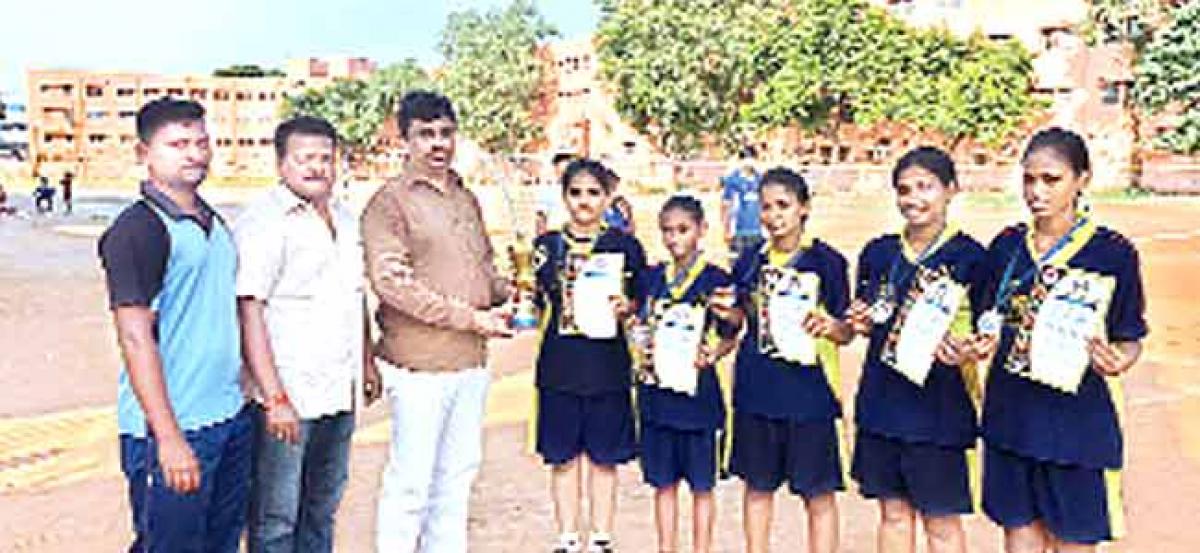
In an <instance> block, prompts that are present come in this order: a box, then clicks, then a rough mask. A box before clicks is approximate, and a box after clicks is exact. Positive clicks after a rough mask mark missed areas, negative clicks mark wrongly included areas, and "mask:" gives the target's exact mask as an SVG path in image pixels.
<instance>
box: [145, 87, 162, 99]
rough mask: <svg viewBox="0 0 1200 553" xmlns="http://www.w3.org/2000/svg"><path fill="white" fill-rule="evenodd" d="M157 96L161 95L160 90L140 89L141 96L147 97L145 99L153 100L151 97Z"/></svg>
mask: <svg viewBox="0 0 1200 553" xmlns="http://www.w3.org/2000/svg"><path fill="white" fill-rule="evenodd" d="M159 94H162V91H161V90H159V89H157V88H144V89H142V96H147V97H151V98H153V97H155V96H158V95H159Z"/></svg>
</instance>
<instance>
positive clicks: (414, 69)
mask: <svg viewBox="0 0 1200 553" xmlns="http://www.w3.org/2000/svg"><path fill="white" fill-rule="evenodd" d="M428 86H430V80H429V77H428V75H426V73H425V71H424V70H422V69H421V68H420V66H418V65H417V62H416V61H415V60H413V59H408V60H405V61H403V62H400V63H397V64H394V65H390V66H388V67H385V68H383V69H380V70H377V71H376V72H374V73H373V74H371V76H370V78H368V79H367V80H365V81H364V80H354V79H338V80H335V81H333V82H332V83H330V84H329V85H327V86H324V87H321V88H310V89H307V90H305V91H304V92H302V93H300V94H298V95H295V96H291V95H289V96H287V97H286V98H285V99H284V106H283V114H284V116H285V117H290V116H293V115H299V114H305V115H314V116H317V117H321V118H324V119H326V120H328V121H329V122H330V123H332V124H333V126H334V127H335V128H336V129H337V130H338V135H339V138H340V139H341V141H342V145H343V147H344V148H345V149H346V150H347V151H348V152H349V153H350V154H351V156H352V157H361V156H362V155H364V154H366V153H368V152H369V151H370V150H371V149H372V148H373V147H374V146H375V144H376V143H377V141H378V138H379V133H380V130H381V129H382V128H383V123H384V121H385V120H386V119H387V118H388V117H392V116H393V115H394V113H395V111H396V103H397V101H398V100H399V99H400V97H401V96H403V95H404V93H405V92H408V91H409V90H413V89H416V88H426V87H428Z"/></svg>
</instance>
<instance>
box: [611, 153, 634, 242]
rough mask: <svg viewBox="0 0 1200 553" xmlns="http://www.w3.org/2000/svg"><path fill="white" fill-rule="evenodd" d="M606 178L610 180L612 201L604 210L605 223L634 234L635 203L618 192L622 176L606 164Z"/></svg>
mask: <svg viewBox="0 0 1200 553" xmlns="http://www.w3.org/2000/svg"><path fill="white" fill-rule="evenodd" d="M604 180H605V181H607V182H608V188H609V190H612V202H610V203H609V204H608V208H607V209H605V210H604V224H606V225H608V226H610V227H612V228H614V229H617V230H619V231H621V232H624V233H625V234H633V233H634V223H633V204H630V203H629V200H627V199H625V196H622V195H620V194H618V193H617V187H618V186H620V185H621V176H620V175H618V174H617V172H616V171H613V170H612V168H611V167H609V166H607V165H605V166H604Z"/></svg>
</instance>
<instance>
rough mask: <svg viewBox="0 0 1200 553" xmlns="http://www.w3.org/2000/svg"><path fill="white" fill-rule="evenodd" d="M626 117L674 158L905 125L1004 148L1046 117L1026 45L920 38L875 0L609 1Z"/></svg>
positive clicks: (612, 73) (611, 50) (606, 44)
mask: <svg viewBox="0 0 1200 553" xmlns="http://www.w3.org/2000/svg"><path fill="white" fill-rule="evenodd" d="M600 5H601V8H602V11H603V17H602V19H601V23H600V28H599V32H598V38H599V44H598V50H599V55H600V60H601V67H602V76H603V77H605V78H606V79H607V80H609V81H610V82H611V83H612V84H613V87H614V89H615V90H616V92H617V109H618V111H619V112H620V113H621V114H622V115H623V116H624V117H625V118H626V120H628V121H629V122H630V123H632V124H633V126H634V127H635V128H637V129H639V130H641V131H643V132H646V133H648V134H650V135H652V136H654V137H656V138H657V139H658V140H659V143H660V145H661V146H663V147H664V149H666V150H667V151H669V152H672V153H689V152H691V151H694V150H695V148H696V147H697V146H698V145H699V144H701V143H702V141H703V140H704V138H706V137H713V138H720V139H725V140H724V142H725V143H726V144H730V143H736V139H737V138H738V137H739V136H740V135H741V134H742V133H744V132H745V130H746V129H747V128H758V129H770V128H780V127H792V126H796V127H799V128H800V129H803V130H805V131H807V132H810V133H823V134H825V135H827V136H829V137H831V138H833V139H835V140H836V138H837V135H838V132H839V130H840V129H841V127H842V126H843V125H844V124H846V123H852V124H856V125H863V126H870V125H874V124H878V123H883V122H896V123H902V124H906V125H909V126H911V127H914V128H917V129H921V130H928V131H934V132H938V133H940V134H942V135H943V136H945V137H946V138H947V140H948V141H949V142H950V143H951V144H957V143H958V142H959V141H961V140H963V139H966V138H973V139H976V140H979V141H982V142H985V143H988V144H993V145H995V144H999V143H1002V142H1003V141H1004V140H1006V139H1007V138H1008V137H1009V136H1010V135H1011V134H1012V132H1013V131H1015V130H1016V129H1017V128H1019V127H1020V125H1021V124H1022V122H1023V121H1024V120H1025V118H1026V117H1027V116H1028V115H1030V114H1031V113H1032V112H1034V111H1036V110H1037V109H1038V108H1039V107H1040V105H1041V104H1040V103H1039V102H1038V101H1037V100H1035V99H1034V97H1033V96H1032V94H1031V90H1030V85H1031V78H1032V70H1033V68H1032V60H1031V57H1030V55H1029V53H1028V52H1026V51H1025V50H1024V49H1023V48H1022V47H1021V46H1020V45H1019V43H1017V42H1015V41H1005V42H993V41H990V40H987V39H984V38H982V37H972V38H971V39H969V40H963V39H959V38H956V37H954V36H952V35H950V34H949V33H948V32H947V31H945V30H942V29H914V28H912V27H909V26H907V25H906V24H904V23H903V22H901V21H900V20H898V19H896V18H895V17H893V16H892V15H891V14H889V13H888V12H886V11H885V10H883V9H880V8H876V7H872V6H870V5H869V4H868V3H867V2H866V1H865V0H769V1H763V0H731V1H724V2H720V1H700V2H688V1H673V0H664V1H654V2H652V1H646V0H601V1H600Z"/></svg>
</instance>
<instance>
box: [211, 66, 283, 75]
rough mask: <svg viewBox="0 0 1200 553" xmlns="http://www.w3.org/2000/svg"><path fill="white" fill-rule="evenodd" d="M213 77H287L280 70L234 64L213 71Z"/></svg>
mask: <svg viewBox="0 0 1200 553" xmlns="http://www.w3.org/2000/svg"><path fill="white" fill-rule="evenodd" d="M213 76H214V77H243V78H262V77H285V76H287V74H286V73H284V72H283V71H282V70H280V69H276V68H263V67H259V66H257V65H253V64H241V65H239V64H235V65H230V66H229V67H222V68H220V69H217V70H215V71H213Z"/></svg>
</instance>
